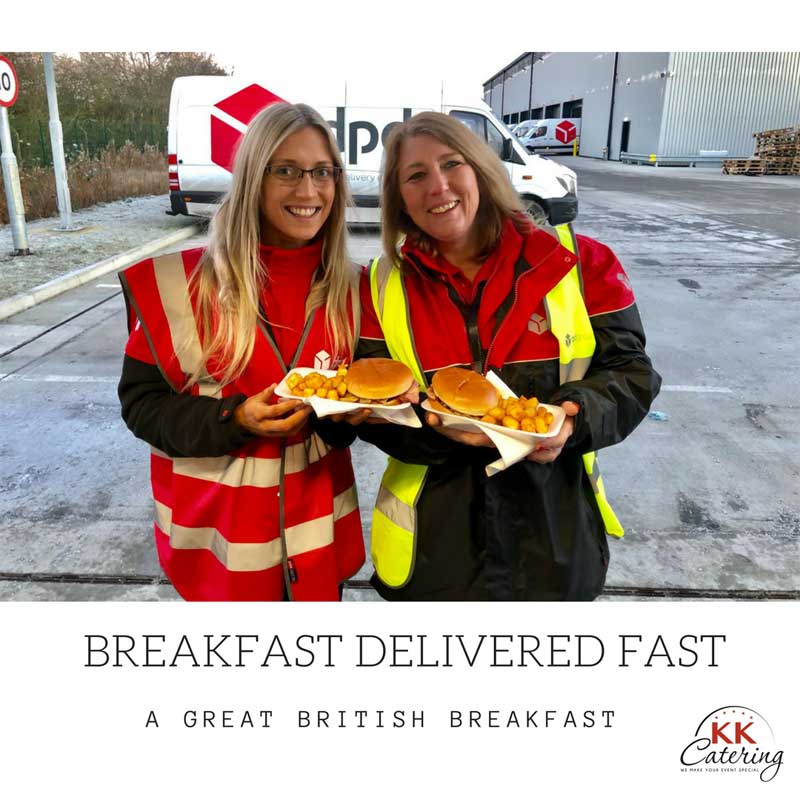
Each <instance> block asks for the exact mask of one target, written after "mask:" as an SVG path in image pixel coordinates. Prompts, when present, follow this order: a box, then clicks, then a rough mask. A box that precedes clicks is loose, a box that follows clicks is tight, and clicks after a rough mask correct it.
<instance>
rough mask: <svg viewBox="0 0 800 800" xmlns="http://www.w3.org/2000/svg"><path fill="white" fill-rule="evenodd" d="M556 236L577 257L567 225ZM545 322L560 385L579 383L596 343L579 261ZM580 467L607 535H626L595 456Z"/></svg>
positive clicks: (551, 295) (549, 304) (551, 301)
mask: <svg viewBox="0 0 800 800" xmlns="http://www.w3.org/2000/svg"><path fill="white" fill-rule="evenodd" d="M555 230H556V233H558V239H559V241H560V242H561V245H562V247H565V248H566V249H567V250H569V251H570V252H571V253H572V254H573V255H575V256H576V257H578V246H577V242H576V241H575V235H574V233H573V232H572V227H571V226H570V225H557V226H556V229H555ZM544 305H545V309H546V310H547V320H548V322H549V323H550V330H551V331H552V332H553V335H554V336H555V337H556V339H558V369H559V383H562V384H563V383H567V382H568V381H579V380H581V378H583V376H584V375H585V374H586V372H587V370H588V369H589V365H590V364H591V362H592V355H593V354H594V350H595V345H596V341H595V338H594V331H593V330H592V323H591V322H590V320H589V312H588V311H587V310H586V303H584V302H583V291H582V286H581V279H580V260H579V261H578V263H577V264H576V265H575V266H574V267H573V268H572V269H571V270H570V271H569V272H568V273H567V274H566V275H565V276H564V277H563V278H562V279H561V280H560V281H559V282H558V284H557V285H556V286H555V287H554V288H553V289H551V290H550V291H549V292H548V293H547V295H546V297H545V299H544ZM583 466H584V469H585V470H586V474H587V475H588V476H589V483H590V484H591V486H592V491H593V492H594V498H595V500H596V501H597V507H598V509H599V510H600V516H601V517H602V518H603V525H604V526H605V529H606V533H607V534H609V535H610V536H617V537H619V536H623V535H624V533H625V531H624V530H623V528H622V525H621V524H620V521H619V520H618V519H617V515H616V514H615V513H614V509H613V508H611V504H610V503H609V502H608V498H607V497H606V492H605V488H604V487H603V480H602V478H601V477H600V468H599V467H598V466H597V456H596V455H595V454H594V453H593V452H591V453H584V455H583Z"/></svg>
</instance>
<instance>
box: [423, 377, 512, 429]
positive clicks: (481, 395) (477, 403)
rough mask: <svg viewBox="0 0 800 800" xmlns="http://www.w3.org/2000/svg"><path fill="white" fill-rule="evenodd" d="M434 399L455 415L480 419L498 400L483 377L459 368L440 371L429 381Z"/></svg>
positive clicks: (494, 391) (491, 387) (495, 391)
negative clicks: (434, 395)
mask: <svg viewBox="0 0 800 800" xmlns="http://www.w3.org/2000/svg"><path fill="white" fill-rule="evenodd" d="M431 386H432V387H433V391H434V393H435V394H436V397H437V398H438V399H439V400H440V401H441V402H442V403H444V404H445V405H446V406H448V407H449V408H451V409H452V410H453V411H455V412H456V413H457V414H463V415H464V416H467V417H482V416H483V415H484V414H486V413H487V412H488V411H489V409H490V408H494V407H495V406H496V405H497V402H498V400H499V398H500V395H499V394H498V393H497V389H495V388H494V386H492V384H491V383H489V381H487V380H486V378H484V377H483V375H479V374H478V373H477V372H473V371H472V370H470V369H462V368H461V367H445V369H440V370H439V371H438V372H437V373H436V374H435V375H434V376H433V380H432V381H431Z"/></svg>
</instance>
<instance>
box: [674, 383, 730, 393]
mask: <svg viewBox="0 0 800 800" xmlns="http://www.w3.org/2000/svg"><path fill="white" fill-rule="evenodd" d="M661 391H662V392H698V393H700V394H733V389H729V388H728V387H727V386H681V385H679V384H668V383H667V384H664V385H663V386H662V387H661Z"/></svg>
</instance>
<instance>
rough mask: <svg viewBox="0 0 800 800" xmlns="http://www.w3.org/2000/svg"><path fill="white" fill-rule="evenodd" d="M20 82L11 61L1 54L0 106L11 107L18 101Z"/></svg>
mask: <svg viewBox="0 0 800 800" xmlns="http://www.w3.org/2000/svg"><path fill="white" fill-rule="evenodd" d="M18 93H19V83H18V82H17V73H16V72H15V70H14V67H13V66H12V65H11V62H10V61H9V60H8V59H7V58H5V56H0V106H4V107H5V108H10V107H11V106H13V105H14V103H15V102H16V101H17V94H18Z"/></svg>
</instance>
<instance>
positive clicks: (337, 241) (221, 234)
mask: <svg viewBox="0 0 800 800" xmlns="http://www.w3.org/2000/svg"><path fill="white" fill-rule="evenodd" d="M307 127H313V128H316V129H317V130H319V131H321V132H322V134H323V135H324V136H325V138H326V140H327V142H328V145H329V147H330V152H331V160H332V162H333V164H334V166H336V167H339V168H340V169H341V170H342V173H341V175H340V176H339V180H338V182H337V184H336V191H335V193H334V199H333V205H332V208H331V212H330V215H329V216H328V219H327V220H326V221H325V224H324V225H323V227H322V230H321V235H322V236H323V239H324V241H323V245H322V270H321V274H318V275H317V276H316V277H315V280H314V282H313V284H312V286H311V291H310V293H309V296H308V299H307V301H306V319H307V318H308V316H309V315H310V314H311V313H312V312H313V311H314V310H315V309H316V308H318V307H319V306H321V305H322V304H323V303H324V304H325V324H326V327H327V330H328V331H329V334H330V336H331V338H332V339H333V348H334V353H340V352H342V351H344V350H347V352H348V354H349V353H350V352H352V349H353V346H354V342H353V330H352V329H351V326H350V321H349V317H348V311H347V307H348V297H349V298H350V300H351V302H352V303H353V304H354V306H355V304H356V303H357V299H358V294H357V292H355V291H353V286H354V285H355V281H356V278H357V275H356V272H355V271H354V270H353V268H352V267H351V265H350V261H349V258H348V255H347V242H346V225H345V209H346V207H347V205H348V204H349V192H348V190H347V178H346V176H345V173H344V164H343V163H342V159H341V157H340V155H339V150H338V148H337V146H336V142H335V140H334V138H333V135H332V133H331V129H330V127H329V126H328V124H327V123H326V122H325V120H324V119H323V118H322V117H321V116H320V114H319V113H318V112H317V111H315V110H314V109H313V108H311V107H310V106H307V105H305V104H303V103H298V104H296V105H290V104H288V103H276V104H274V105H270V106H268V107H267V108H265V109H264V110H263V111H261V112H260V113H259V114H258V115H257V116H256V117H255V118H254V119H253V121H252V122H251V123H250V126H249V127H248V129H247V132H246V133H245V135H244V137H243V138H242V141H241V143H240V144H239V149H238V150H237V152H236V159H235V161H234V166H233V180H232V182H231V188H230V190H229V192H228V194H227V195H226V196H225V198H224V199H223V201H222V203H221V205H220V207H219V210H218V211H217V213H216V215H215V216H214V218H213V220H212V222H211V228H210V238H209V244H208V247H207V249H206V251H205V253H204V254H203V256H202V258H201V259H200V262H199V263H198V265H197V268H196V269H195V271H194V273H193V275H192V284H193V286H194V287H195V288H196V297H197V308H198V317H199V323H200V334H201V340H202V342H203V355H202V359H201V363H202V366H201V367H200V368H199V370H198V373H197V374H195V375H193V376H192V378H191V381H190V382H192V383H193V382H195V381H197V380H199V379H200V378H201V377H202V372H203V371H204V370H205V369H206V367H205V365H206V363H207V361H208V359H209V358H212V357H213V358H214V359H215V360H218V361H219V362H220V364H221V365H222V378H221V380H222V383H229V382H230V381H233V380H235V379H236V378H237V377H239V376H240V375H241V374H242V372H243V371H244V369H245V367H246V365H247V362H248V361H249V360H250V357H251V356H252V353H253V347H254V345H255V337H256V327H257V321H258V319H259V317H261V316H262V314H261V311H260V310H259V295H260V291H261V287H262V286H263V284H264V279H265V277H266V269H265V268H264V265H263V264H262V263H261V260H260V258H259V244H260V241H261V214H260V209H261V194H262V184H263V179H264V173H265V170H266V168H267V165H268V164H269V161H270V159H271V158H272V155H273V153H274V152H275V150H276V149H277V148H278V147H279V146H280V144H281V143H282V142H283V141H284V139H286V137H287V136H291V135H292V134H293V133H297V132H298V131H300V130H302V129H303V128H307ZM352 311H353V315H354V319H357V316H356V315H357V314H358V313H359V309H358V308H357V307H353V309H352Z"/></svg>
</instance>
